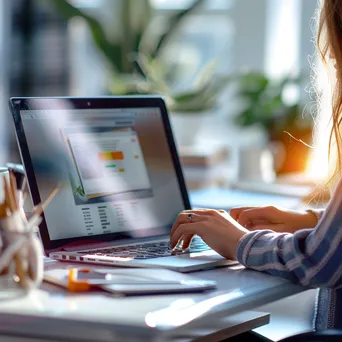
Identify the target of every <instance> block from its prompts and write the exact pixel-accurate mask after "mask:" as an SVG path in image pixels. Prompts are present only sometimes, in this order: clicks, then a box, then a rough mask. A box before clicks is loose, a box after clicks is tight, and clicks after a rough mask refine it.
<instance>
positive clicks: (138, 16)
mask: <svg viewBox="0 0 342 342" xmlns="http://www.w3.org/2000/svg"><path fill="white" fill-rule="evenodd" d="M50 2H51V3H52V4H53V5H54V7H55V8H56V9H57V10H58V11H59V12H60V13H61V14H62V15H63V16H64V17H65V18H66V19H67V20H71V19H74V18H81V19H83V20H84V21H85V22H86V23H87V25H88V27H89V29H90V33H91V35H92V38H93V41H94V44H95V46H96V47H97V49H98V50H99V51H100V52H101V54H102V55H103V56H104V58H105V60H106V62H107V64H108V67H109V69H110V71H111V73H112V75H111V77H117V76H119V77H120V75H122V74H124V75H126V74H133V73H134V72H135V71H138V72H140V70H139V69H137V65H136V63H135V60H134V56H135V54H137V53H140V52H144V53H147V54H149V55H151V56H152V57H153V58H157V57H158V56H159V54H160V53H161V51H162V50H163V48H164V46H165V45H166V44H167V43H168V41H169V39H170V38H171V37H172V36H173V35H174V34H175V33H176V32H177V30H178V29H179V27H180V25H181V24H182V22H183V21H184V20H185V19H186V18H187V16H188V15H189V14H191V13H192V12H193V11H195V10H196V9H197V8H198V7H199V6H200V5H201V4H202V3H203V2H204V0H195V1H194V2H193V3H192V4H191V5H190V6H189V7H188V8H186V9H184V10H179V11H177V12H176V13H175V14H173V15H171V16H170V17H168V19H167V20H166V22H165V28H164V30H163V31H162V32H161V33H160V34H158V35H157V36H156V34H155V33H153V34H152V30H151V26H152V24H153V21H152V18H153V16H152V13H153V7H152V5H151V3H150V0H139V1H136V0H117V1H116V6H115V9H116V11H115V13H113V21H115V23H116V24H117V25H116V29H114V28H113V27H109V28H108V27H107V26H106V25H104V24H103V23H101V21H100V20H98V19H97V18H96V17H94V16H92V15H89V14H88V12H87V11H86V10H83V9H81V8H78V7H76V6H74V5H72V3H71V2H70V1H67V0H50ZM110 30H112V31H115V32H108V31H110Z"/></svg>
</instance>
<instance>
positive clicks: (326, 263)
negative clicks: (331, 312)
mask: <svg viewBox="0 0 342 342" xmlns="http://www.w3.org/2000/svg"><path fill="white" fill-rule="evenodd" d="M341 192H342V185H341V184H339V186H338V188H337V190H336V192H335V194H334V196H333V198H332V200H331V202H330V204H329V206H328V208H327V210H326V212H325V213H324V215H323V216H322V218H321V219H320V220H319V222H318V224H317V226H316V228H314V229H303V230H299V231H297V232H295V233H294V234H289V233H274V232H272V231H270V230H264V231H254V232H250V233H248V234H246V235H245V236H244V237H243V238H242V239H241V241H240V243H239V245H238V248H237V259H238V260H239V262H240V263H242V264H243V265H245V266H247V267H249V268H252V269H255V270H259V271H265V272H267V273H270V274H273V275H276V276H281V277H283V278H287V279H290V280H292V281H295V282H298V283H300V284H302V285H306V286H327V287H335V286H338V285H341V284H342V265H341V262H340V259H341V255H342V196H340V194H341ZM318 214H319V215H321V214H322V212H319V213H318ZM319 217H320V216H319ZM319 217H318V218H319ZM336 265H341V266H340V267H338V268H337V269H336Z"/></svg>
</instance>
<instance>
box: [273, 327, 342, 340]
mask: <svg viewBox="0 0 342 342" xmlns="http://www.w3.org/2000/svg"><path fill="white" fill-rule="evenodd" d="M340 341H342V330H335V329H331V330H322V331H316V332H315V331H313V332H307V333H303V334H298V335H294V336H290V337H287V338H284V339H282V340H280V341H278V342H340Z"/></svg>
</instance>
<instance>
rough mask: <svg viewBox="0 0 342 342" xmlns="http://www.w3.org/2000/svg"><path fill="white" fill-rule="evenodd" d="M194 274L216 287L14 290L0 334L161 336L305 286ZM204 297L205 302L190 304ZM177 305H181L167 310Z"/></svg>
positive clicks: (242, 274) (3, 304) (5, 301)
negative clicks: (182, 291) (117, 292)
mask: <svg viewBox="0 0 342 342" xmlns="http://www.w3.org/2000/svg"><path fill="white" fill-rule="evenodd" d="M46 267H47V268H55V267H57V268H61V267H70V264H66V263H60V262H57V261H52V262H51V261H50V262H48V263H47V264H46ZM193 275H197V276H199V277H201V278H204V279H211V280H216V281H217V284H218V289H217V290H216V291H211V292H207V293H203V294H186V295H167V296H166V295H158V296H135V297H114V296H111V295H109V294H105V293H91V294H88V293H87V294H70V293H67V292H65V291H64V290H62V289H58V288H56V287H55V286H52V285H49V284H43V285H42V288H41V289H39V290H35V291H32V293H30V294H29V295H22V296H18V293H17V292H16V293H15V294H14V296H12V298H11V296H10V294H8V295H7V296H2V298H0V336H1V332H4V331H11V329H12V330H13V331H14V330H15V331H18V327H19V326H20V329H22V331H23V333H25V331H29V330H31V331H32V330H33V331H34V330H36V331H39V332H40V333H41V334H43V335H44V334H53V333H54V332H55V333H61V332H63V333H65V332H67V336H69V337H71V336H79V335H80V333H82V335H84V336H93V335H92V334H94V333H95V332H96V334H98V335H99V334H100V335H101V341H113V340H114V338H113V337H114V336H116V337H118V334H119V335H120V336H121V337H123V336H126V337H127V336H129V337H130V340H131V339H132V340H134V339H135V338H136V340H143V339H144V340H149V341H151V340H153V339H155V340H164V339H166V337H167V336H179V335H182V334H183V332H184V331H190V330H191V329H193V330H196V329H198V327H203V326H206V327H207V328H208V327H209V326H210V324H213V326H215V324H216V325H217V322H218V321H219V318H220V319H222V318H224V317H233V316H232V315H234V314H237V313H241V312H245V311H248V310H253V309H254V308H256V307H258V306H260V305H263V304H266V303H269V302H272V301H275V300H278V299H280V298H284V297H287V296H290V295H292V294H295V293H299V292H301V291H304V290H306V289H305V288H303V287H301V286H299V285H295V284H293V283H290V282H288V281H286V280H283V279H280V278H276V277H272V276H269V275H266V274H262V273H258V272H254V271H251V270H245V269H229V268H219V269H213V270H208V271H202V272H196V273H193ZM203 300H206V301H205V302H204V303H206V305H204V304H203V302H202V304H198V305H197V306H196V304H194V302H196V301H197V302H198V301H203ZM190 304H192V305H190ZM214 304H215V305H214ZM176 306H178V307H180V306H183V309H181V310H180V309H178V311H172V310H171V309H170V308H172V307H173V308H175V307H176ZM184 306H187V307H184ZM210 307H211V308H210ZM164 308H169V309H168V310H169V311H168V313H167V315H166V316H165V317H164V316H163V311H161V312H158V313H157V314H156V315H154V314H153V312H155V311H157V310H161V309H164ZM203 308H206V309H208V310H209V311H208V312H207V313H206V314H205V315H201V312H202V311H201V310H203ZM179 310H180V311H179ZM203 311H205V310H203ZM151 312H152V314H151ZM149 313H150V314H149ZM164 313H165V312H164ZM148 314H149V315H148ZM151 315H152V316H151ZM191 315H199V317H198V318H197V319H196V320H194V321H193V322H190V323H188V324H187V325H186V326H181V323H184V321H182V320H183V318H184V317H185V318H188V317H191ZM234 317H235V316H234ZM19 323H20V324H19ZM265 323H267V322H266V321H265V322H264V323H263V324H265ZM148 324H149V325H150V327H149V326H148ZM226 324H227V325H229V324H228V322H226ZM154 325H156V326H154ZM177 325H178V326H177ZM259 325H260V324H259ZM251 328H253V327H251ZM25 329H26V330H25ZM189 329H190V330H189ZM121 337H119V338H118V340H121Z"/></svg>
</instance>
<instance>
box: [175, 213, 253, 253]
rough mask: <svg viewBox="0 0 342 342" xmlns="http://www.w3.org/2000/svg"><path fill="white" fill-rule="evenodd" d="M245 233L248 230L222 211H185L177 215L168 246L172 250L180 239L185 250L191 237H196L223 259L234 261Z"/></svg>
mask: <svg viewBox="0 0 342 342" xmlns="http://www.w3.org/2000/svg"><path fill="white" fill-rule="evenodd" d="M246 233H248V230H247V229H245V228H244V227H242V226H241V225H240V224H238V223H237V222H236V221H234V220H233V219H232V218H231V217H230V215H229V214H228V213H227V212H225V211H223V210H220V211H218V210H211V209H198V210H186V211H183V212H182V213H180V214H179V216H178V218H177V220H176V222H175V223H174V225H173V227H172V230H171V236H170V246H171V248H174V247H175V246H176V245H177V243H178V241H180V240H181V239H182V240H183V244H182V248H183V249H186V248H188V247H189V245H190V243H191V240H192V238H193V236H194V235H198V236H200V237H201V238H202V239H203V241H205V242H206V243H207V244H208V246H210V247H211V248H212V249H214V250H215V251H216V252H217V253H219V254H221V255H222V256H223V257H225V258H227V259H236V255H235V253H236V248H237V245H238V243H239V241H240V239H241V238H242V237H243V236H244V235H245V234H246Z"/></svg>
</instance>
